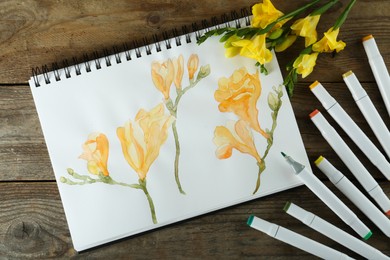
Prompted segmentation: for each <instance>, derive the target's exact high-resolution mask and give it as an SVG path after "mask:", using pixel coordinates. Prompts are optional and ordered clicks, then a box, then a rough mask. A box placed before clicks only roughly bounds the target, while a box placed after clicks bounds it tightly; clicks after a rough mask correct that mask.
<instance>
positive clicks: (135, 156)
mask: <svg viewBox="0 0 390 260" xmlns="http://www.w3.org/2000/svg"><path fill="white" fill-rule="evenodd" d="M174 120H175V118H174V117H173V116H171V115H165V114H164V105H163V104H159V105H157V106H156V107H154V108H153V109H152V110H151V111H149V112H147V111H145V110H143V109H141V110H140V111H139V112H138V113H137V115H136V116H135V121H134V122H131V121H128V122H126V123H125V125H124V126H123V127H118V128H117V131H116V132H117V135H118V138H119V140H120V142H121V145H122V151H123V155H124V157H125V159H126V161H127V162H128V163H129V165H130V166H131V167H132V168H133V169H134V170H135V171H136V173H137V174H138V177H139V179H140V180H145V178H146V175H147V173H148V171H149V168H150V166H151V165H152V163H153V162H154V161H155V160H156V158H157V157H158V155H159V152H160V148H161V146H162V145H163V144H164V142H165V141H166V139H167V137H168V128H169V127H170V126H171V124H172V122H173V121H174Z"/></svg>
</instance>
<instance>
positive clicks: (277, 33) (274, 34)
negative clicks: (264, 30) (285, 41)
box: [268, 28, 283, 40]
mask: <svg viewBox="0 0 390 260" xmlns="http://www.w3.org/2000/svg"><path fill="white" fill-rule="evenodd" d="M282 34H283V29H281V28H278V29H276V30H275V31H273V32H271V33H270V34H269V35H268V38H269V39H271V40H276V39H277V38H279V37H280V36H281V35H282Z"/></svg>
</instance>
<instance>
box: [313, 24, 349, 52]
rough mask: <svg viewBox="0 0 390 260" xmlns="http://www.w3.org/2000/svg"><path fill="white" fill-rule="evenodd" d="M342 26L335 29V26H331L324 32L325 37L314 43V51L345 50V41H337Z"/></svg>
mask: <svg viewBox="0 0 390 260" xmlns="http://www.w3.org/2000/svg"><path fill="white" fill-rule="evenodd" d="M339 30H340V28H337V29H336V30H333V27H332V28H330V29H329V30H328V31H327V32H326V33H324V37H323V38H322V39H321V40H319V41H318V42H316V43H315V44H313V47H312V49H313V51H316V52H333V51H336V52H339V51H341V50H343V49H344V48H345V46H346V44H345V42H343V41H337V36H338V35H339Z"/></svg>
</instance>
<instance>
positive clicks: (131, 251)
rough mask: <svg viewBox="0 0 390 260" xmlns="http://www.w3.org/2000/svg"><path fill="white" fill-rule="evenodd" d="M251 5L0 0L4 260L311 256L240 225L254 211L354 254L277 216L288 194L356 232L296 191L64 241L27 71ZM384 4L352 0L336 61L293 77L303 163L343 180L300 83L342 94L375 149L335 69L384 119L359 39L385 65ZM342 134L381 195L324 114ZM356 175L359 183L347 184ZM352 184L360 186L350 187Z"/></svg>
mask: <svg viewBox="0 0 390 260" xmlns="http://www.w3.org/2000/svg"><path fill="white" fill-rule="evenodd" d="M307 2H309V1H305V0H295V1H282V0H279V1H278V0H274V1H273V3H274V4H275V6H276V7H277V8H278V9H280V10H282V11H284V12H288V11H292V10H294V9H296V8H297V7H298V6H301V5H303V4H304V3H307ZM254 3H256V1H244V0H235V1H224V0H216V1H206V0H197V1H193V0H176V1H172V0H161V1H155V0H149V1H125V0H117V1H108V0H107V1H94V0H88V1H81V0H78V1H76V0H70V1H66V0H57V1H54V0H23V1H20V0H1V1H0V259H3V258H4V259H30V258H32V259H46V258H69V257H76V258H93V259H95V258H108V257H111V258H114V259H118V258H119V259H143V258H149V259H161V258H162V259H172V258H173V259H182V258H190V259H197V258H212V259H226V258H227V259H237V258H244V259H246V258H256V259H270V258H272V259H312V258H313V256H311V255H309V254H307V253H305V252H303V251H301V250H299V249H296V248H294V247H292V246H289V245H286V244H284V243H282V242H280V241H277V240H275V239H273V238H271V237H268V236H267V235H265V234H263V233H260V232H257V231H255V230H253V229H250V228H248V227H247V226H246V219H247V218H248V216H249V215H250V214H255V215H257V216H259V217H261V218H264V219H266V220H269V221H270V222H274V223H277V224H280V225H283V226H285V227H287V228H290V229H292V230H294V231H297V232H299V233H301V234H303V235H306V236H308V237H310V238H313V239H315V240H318V241H320V242H322V243H324V244H326V245H328V246H330V247H332V248H335V249H337V250H340V251H342V252H345V253H347V254H348V255H350V256H351V257H354V258H358V259H359V258H361V257H359V256H358V255H356V254H355V253H354V252H352V251H350V250H348V249H346V248H345V247H343V246H341V245H339V244H337V243H336V242H334V241H332V240H330V239H328V238H326V237H324V236H323V235H321V234H319V233H317V232H315V231H313V230H311V229H310V228H308V227H306V226H305V225H304V224H302V223H300V222H299V221H297V220H295V219H293V218H292V217H290V216H289V215H287V214H285V213H284V212H283V210H282V209H283V206H284V205H285V203H286V202H287V201H292V202H294V203H296V204H298V205H300V206H301V207H303V208H305V209H307V210H309V211H312V212H313V213H315V214H317V215H319V216H320V217H322V218H324V219H326V220H328V221H329V222H331V223H333V224H335V225H337V226H338V227H340V228H342V229H344V230H345V231H347V232H348V233H351V234H353V231H352V230H351V228H350V227H348V226H346V225H345V224H344V223H343V222H342V221H341V220H340V219H339V218H338V217H337V216H336V215H335V214H334V213H333V212H332V211H330V210H329V209H328V208H327V207H326V206H324V204H323V203H322V202H321V201H320V200H319V199H318V198H317V197H316V196H315V195H313V193H312V192H310V190H309V189H308V188H306V187H304V186H301V187H298V188H294V189H292V190H288V191H283V192H280V193H278V194H274V195H270V196H267V197H265V198H262V199H258V200H254V201H251V202H248V203H244V204H240V205H237V206H233V207H230V208H227V209H223V210H219V211H217V212H214V213H210V214H207V215H204V216H199V217H196V218H193V219H190V220H186V221H182V222H180V223H176V224H172V225H170V226H166V227H163V228H160V229H158V230H155V231H152V232H147V233H144V234H140V235H137V236H134V237H130V238H126V239H122V240H120V241H116V242H114V243H110V244H108V245H104V246H101V247H98V248H94V249H91V250H88V251H85V252H80V253H77V252H76V251H75V250H74V249H73V246H72V242H71V239H70V234H69V230H68V227H67V223H66V219H65V215H64V211H63V208H62V204H61V200H60V197H59V194H58V190H57V185H56V183H55V181H54V174H53V171H52V168H51V164H50V159H49V156H48V152H47V149H46V145H45V140H44V138H43V135H42V130H41V127H40V124H39V120H38V115H37V112H36V109H35V106H34V102H33V99H32V95H31V92H30V88H29V86H28V84H27V81H28V79H29V78H30V75H31V68H32V67H36V66H41V65H43V64H49V65H51V64H52V63H53V62H62V61H63V60H64V59H68V60H69V61H72V58H73V57H76V58H77V59H78V60H81V59H82V57H83V55H84V54H85V53H86V54H88V55H90V56H91V55H92V53H93V52H94V51H98V52H99V53H100V54H102V50H103V49H107V50H109V51H110V52H112V51H113V46H118V47H119V48H120V47H121V46H122V45H123V43H127V44H128V45H129V46H132V44H133V43H134V42H138V44H140V43H142V42H143V40H144V38H146V40H147V41H150V40H151V39H152V37H153V35H154V34H157V35H161V32H165V31H166V32H168V33H169V35H172V30H173V28H182V26H187V27H188V28H192V23H194V22H196V23H197V24H198V25H201V21H202V20H204V19H207V20H208V21H210V18H211V17H217V18H218V20H220V17H221V15H223V14H230V13H231V12H232V11H237V12H238V13H240V10H241V8H248V7H250V6H251V5H253V4H254ZM347 3H348V1H347V0H341V1H340V2H339V3H337V4H336V5H335V6H334V7H333V8H332V9H330V10H329V12H328V13H326V14H325V15H324V16H323V17H321V21H320V24H319V27H318V31H319V32H323V31H326V30H327V29H328V27H330V26H331V25H332V24H333V23H334V21H335V20H336V18H337V16H338V15H339V14H340V12H341V11H342V10H343V9H344V8H345V6H346V5H347ZM389 28H390V1H385V0H367V1H363V0H360V1H357V3H356V5H355V6H354V8H353V9H352V11H351V13H350V15H349V17H348V19H347V21H346V23H345V24H344V25H343V27H342V29H341V32H340V38H341V39H343V40H344V41H345V42H346V43H347V47H346V49H345V50H344V51H342V52H340V53H339V54H338V55H336V56H335V57H332V55H321V56H320V57H319V59H318V61H317V66H316V68H315V71H314V72H313V73H312V75H310V76H309V77H307V78H306V79H303V80H300V83H299V84H297V86H296V90H295V93H294V96H293V98H292V100H291V101H292V105H293V108H294V112H295V115H296V119H297V121H298V125H299V128H300V130H301V134H302V138H303V141H304V144H305V147H306V150H307V153H308V156H309V159H310V161H311V162H313V161H314V160H315V159H316V158H317V157H318V156H319V155H323V156H325V157H327V158H328V159H329V160H330V161H331V162H332V163H333V164H334V165H335V166H336V167H337V168H339V169H340V170H342V171H343V172H344V174H345V175H346V176H347V177H349V178H350V179H351V180H355V179H354V177H353V175H352V174H351V173H350V172H349V171H348V169H347V168H346V166H345V165H344V164H343V163H342V161H341V160H340V159H339V158H338V157H337V155H336V154H335V153H334V152H333V150H332V149H331V147H330V146H329V145H328V144H327V143H326V141H325V140H324V139H323V138H322V136H321V134H320V133H319V131H318V130H317V129H316V127H315V126H314V124H313V123H312V122H311V121H310V119H309V117H308V115H309V113H310V112H312V111H313V110H314V109H316V108H319V109H321V108H322V107H321V104H320V103H319V102H318V101H317V99H315V98H314V96H313V94H312V93H311V92H310V90H309V88H308V86H309V85H310V83H312V82H313V81H314V80H319V81H320V82H322V83H323V85H324V86H325V87H326V88H327V89H328V91H329V92H330V93H331V94H332V95H333V96H334V97H335V98H336V99H337V100H338V101H339V103H340V104H341V105H342V106H343V108H344V109H345V110H346V111H347V112H348V113H349V114H350V115H351V117H352V118H353V119H354V120H355V121H356V123H357V124H358V125H359V126H360V127H361V128H362V129H363V131H364V132H366V133H367V135H368V136H369V138H370V139H371V140H372V141H373V142H374V144H376V145H377V146H378V148H379V149H380V150H381V151H383V149H382V148H381V147H380V145H379V142H378V141H377V139H376V138H375V136H374V134H373V132H372V131H371V129H370V128H369V126H368V124H367V123H366V121H365V119H364V118H363V116H362V114H361V113H360V111H359V109H358V107H357V106H356V105H355V103H354V101H353V99H352V97H351V95H350V93H349V91H348V90H347V87H346V86H345V84H344V83H343V80H342V76H341V75H342V74H343V73H345V72H346V71H348V70H353V71H354V72H355V74H356V75H357V76H358V78H359V80H360V81H361V82H362V85H363V86H364V87H365V89H366V91H367V93H368V95H369V96H370V97H371V99H372V100H373V102H374V104H375V105H376V107H377V109H378V111H379V112H380V114H381V115H383V119H384V121H385V123H386V125H387V126H390V118H389V115H388V114H387V112H386V109H385V107H384V104H383V101H382V98H381V96H380V93H379V91H378V88H377V85H376V83H375V80H374V77H373V75H372V72H371V70H370V67H369V64H368V62H367V58H366V55H365V52H364V49H363V47H362V44H361V38H362V37H363V36H366V35H368V34H373V35H374V36H375V38H376V41H377V44H378V47H379V49H380V50H381V53H382V55H383V57H384V59H385V62H386V64H387V66H388V67H389V66H390V48H389V47H390V29H389ZM299 50H300V48H299V47H293V48H291V50H288V51H287V52H284V53H281V54H279V55H278V60H279V63H280V65H281V66H282V67H283V68H284V66H285V65H286V64H287V63H288V62H289V61H290V60H291V58H292V57H294V55H296V54H297V53H298V51H299ZM323 114H324V116H325V117H326V118H327V119H328V120H329V122H330V123H331V124H332V125H333V126H334V127H335V128H336V130H337V131H338V132H339V133H340V134H341V135H342V137H343V138H344V140H345V141H346V142H347V144H348V145H349V146H350V147H351V148H352V150H353V151H354V152H355V154H356V155H357V156H358V157H359V159H360V160H361V161H362V162H363V163H364V164H366V165H367V169H368V170H369V171H370V172H371V173H372V175H373V176H374V177H375V179H376V180H377V181H378V183H379V184H380V185H381V187H382V188H383V190H384V191H385V193H386V194H387V195H388V196H390V183H389V181H387V180H385V178H384V177H383V175H382V174H381V173H380V172H379V171H378V170H377V169H376V167H375V166H374V165H372V164H371V163H370V162H369V160H368V159H367V158H366V157H365V156H364V154H363V153H362V152H361V151H360V150H359V149H358V148H357V146H356V145H355V144H353V143H352V141H351V140H350V139H349V138H348V137H347V136H346V134H345V133H344V132H343V131H342V130H341V129H340V127H338V126H337V125H336V123H335V122H334V120H332V118H331V117H330V116H329V115H328V114H327V113H325V112H324V113H323ZM311 166H312V168H313V170H314V174H315V175H316V176H318V177H319V178H320V179H321V180H323V181H324V183H325V184H326V185H327V186H328V187H329V188H330V189H331V190H333V191H334V192H335V193H336V194H337V195H338V196H339V197H340V198H341V199H342V200H343V201H344V202H345V203H346V204H347V205H348V206H350V207H351V209H352V210H353V211H354V212H355V213H356V214H357V215H358V217H360V218H361V220H362V221H363V222H364V223H366V224H367V225H368V226H369V227H370V228H371V229H372V230H373V233H374V234H373V236H372V238H370V239H369V240H368V241H367V243H368V244H370V245H372V246H374V247H376V248H377V249H379V250H381V251H382V252H383V253H385V254H387V255H389V256H390V238H388V237H386V236H385V235H384V234H383V233H382V232H381V231H380V230H379V229H378V228H376V226H375V225H374V224H373V223H372V222H370V221H369V220H368V219H367V218H366V217H365V216H364V215H363V214H362V213H361V212H360V211H359V210H358V209H357V208H356V207H355V206H354V205H352V204H351V202H349V201H348V200H347V199H346V198H345V197H344V196H343V195H342V194H341V193H340V192H339V191H338V190H336V189H335V188H334V187H333V185H332V184H331V183H330V182H329V181H327V180H326V178H325V177H324V175H323V174H322V173H321V172H319V171H318V170H317V169H316V167H315V166H314V165H313V164H312V165H311ZM354 182H355V181H354ZM355 184H357V186H358V187H359V188H360V186H359V184H358V183H356V182H355Z"/></svg>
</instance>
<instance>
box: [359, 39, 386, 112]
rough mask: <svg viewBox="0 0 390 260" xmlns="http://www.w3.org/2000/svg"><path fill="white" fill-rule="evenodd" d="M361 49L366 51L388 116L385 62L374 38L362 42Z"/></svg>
mask: <svg viewBox="0 0 390 260" xmlns="http://www.w3.org/2000/svg"><path fill="white" fill-rule="evenodd" d="M363 47H364V50H365V51H366V54H367V57H368V62H369V63H370V67H371V70H372V73H373V74H374V77H375V80H376V83H377V84H378V88H379V91H380V93H381V95H382V98H383V102H384V103H385V105H386V108H387V112H388V113H389V115H390V76H389V72H388V71H387V68H386V64H385V61H384V60H383V57H382V55H381V54H380V52H379V49H378V46H377V44H376V42H375V39H374V38H371V39H368V40H365V41H363Z"/></svg>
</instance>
